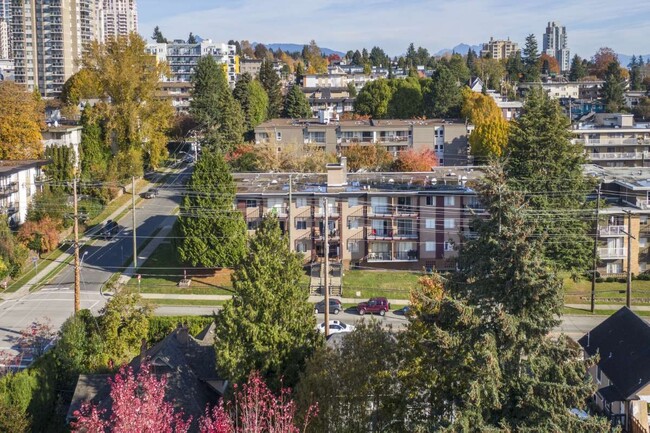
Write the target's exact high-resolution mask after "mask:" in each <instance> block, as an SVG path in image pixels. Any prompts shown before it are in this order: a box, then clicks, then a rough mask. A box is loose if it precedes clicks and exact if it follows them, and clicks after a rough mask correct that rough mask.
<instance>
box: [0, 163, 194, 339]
mask: <svg viewBox="0 0 650 433" xmlns="http://www.w3.org/2000/svg"><path fill="white" fill-rule="evenodd" d="M190 173H191V168H190V167H186V168H185V169H183V170H182V171H181V172H180V173H178V174H174V175H171V176H172V177H171V178H168V179H169V180H168V181H167V182H166V183H165V184H164V185H161V186H159V187H158V188H159V190H160V195H159V197H157V198H154V199H148V200H143V201H141V202H140V203H139V204H138V206H137V208H136V224H137V235H138V239H137V240H138V248H140V247H141V246H142V244H143V243H144V242H145V241H146V240H147V239H148V238H149V237H151V235H152V234H153V233H154V232H155V231H156V230H157V229H158V228H159V227H160V225H161V223H162V222H163V221H166V220H167V216H169V215H170V214H171V213H172V211H173V210H174V209H175V208H176V207H177V206H178V205H179V204H180V200H181V194H180V193H179V187H180V186H181V185H182V184H183V183H184V182H185V181H186V179H187V178H188V177H189V175H190ZM132 221H133V217H132V213H131V212H130V211H129V212H128V213H127V214H126V215H125V216H124V217H123V218H122V219H121V220H120V221H119V224H120V232H119V233H118V234H117V235H116V236H115V237H114V238H113V239H111V240H107V241H104V240H99V241H96V242H95V243H94V244H93V245H88V246H86V247H84V248H83V249H82V251H83V252H82V254H83V262H82V270H81V308H91V309H92V310H93V311H98V310H99V309H100V308H101V307H102V306H103V304H104V303H105V298H104V297H103V296H102V295H101V294H100V293H99V291H100V288H101V287H102V286H103V285H104V283H105V282H106V281H107V280H108V279H109V278H110V277H111V275H112V274H113V273H114V272H115V271H117V270H118V269H121V268H122V266H121V265H123V264H124V263H126V262H127V260H129V258H131V257H132V255H133V254H132V252H133V240H132V234H133V232H132V229H133V224H132ZM167 221H168V220H167ZM167 223H168V222H167ZM160 228H162V227H160ZM73 288H74V267H73V265H72V264H70V265H68V266H67V267H66V268H64V269H63V270H62V271H61V272H60V273H59V275H57V276H56V277H54V278H53V279H52V280H51V281H50V283H49V284H47V285H45V286H44V287H43V288H42V289H41V290H40V291H37V292H34V293H30V294H29V295H27V296H24V297H22V298H18V299H13V300H8V301H4V302H0V350H3V349H4V350H11V349H12V348H13V349H15V347H14V346H15V341H16V338H17V337H18V336H19V333H20V331H21V330H22V329H25V328H26V327H27V326H28V325H30V324H31V323H32V322H33V321H36V320H42V319H43V318H47V319H48V320H49V321H50V322H51V323H52V325H53V327H54V328H55V329H59V328H60V326H61V324H63V322H64V321H65V320H66V319H67V318H68V317H70V315H71V314H72V311H73V305H74V303H73V298H74V294H73Z"/></svg>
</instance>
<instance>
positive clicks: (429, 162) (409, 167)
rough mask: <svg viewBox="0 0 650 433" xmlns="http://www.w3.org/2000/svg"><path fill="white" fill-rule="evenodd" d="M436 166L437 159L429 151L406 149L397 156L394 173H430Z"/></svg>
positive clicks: (432, 152)
mask: <svg viewBox="0 0 650 433" xmlns="http://www.w3.org/2000/svg"><path fill="white" fill-rule="evenodd" d="M437 166H438V157H437V156H436V153H435V152H434V151H433V150H431V149H422V150H419V151H418V150H415V149H407V150H402V151H401V152H399V153H398V154H397V159H396V160H395V163H394V164H393V170H394V171H431V169H432V168H433V167H437Z"/></svg>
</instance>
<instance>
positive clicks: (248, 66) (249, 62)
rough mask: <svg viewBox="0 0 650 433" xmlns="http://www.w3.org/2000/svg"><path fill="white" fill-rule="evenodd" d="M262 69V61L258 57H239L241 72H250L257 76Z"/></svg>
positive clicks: (252, 75)
mask: <svg viewBox="0 0 650 433" xmlns="http://www.w3.org/2000/svg"><path fill="white" fill-rule="evenodd" d="M260 69H262V61H261V60H258V59H239V73H240V74H242V75H243V74H250V76H251V77H253V78H255V77H257V76H258V75H259V74H260Z"/></svg>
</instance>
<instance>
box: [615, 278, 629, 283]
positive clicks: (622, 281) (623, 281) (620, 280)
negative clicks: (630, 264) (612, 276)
mask: <svg viewBox="0 0 650 433" xmlns="http://www.w3.org/2000/svg"><path fill="white" fill-rule="evenodd" d="M616 282H617V283H627V278H617V279H616Z"/></svg>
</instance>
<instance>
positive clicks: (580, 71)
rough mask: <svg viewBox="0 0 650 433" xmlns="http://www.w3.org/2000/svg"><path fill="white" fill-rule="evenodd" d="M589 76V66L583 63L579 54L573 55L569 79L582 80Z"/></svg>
mask: <svg viewBox="0 0 650 433" xmlns="http://www.w3.org/2000/svg"><path fill="white" fill-rule="evenodd" d="M586 76H587V68H586V67H585V65H584V64H583V63H582V59H581V58H580V56H579V55H577V54H576V55H575V56H573V59H571V68H570V69H569V81H580V80H582V79H583V78H584V77H586Z"/></svg>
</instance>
